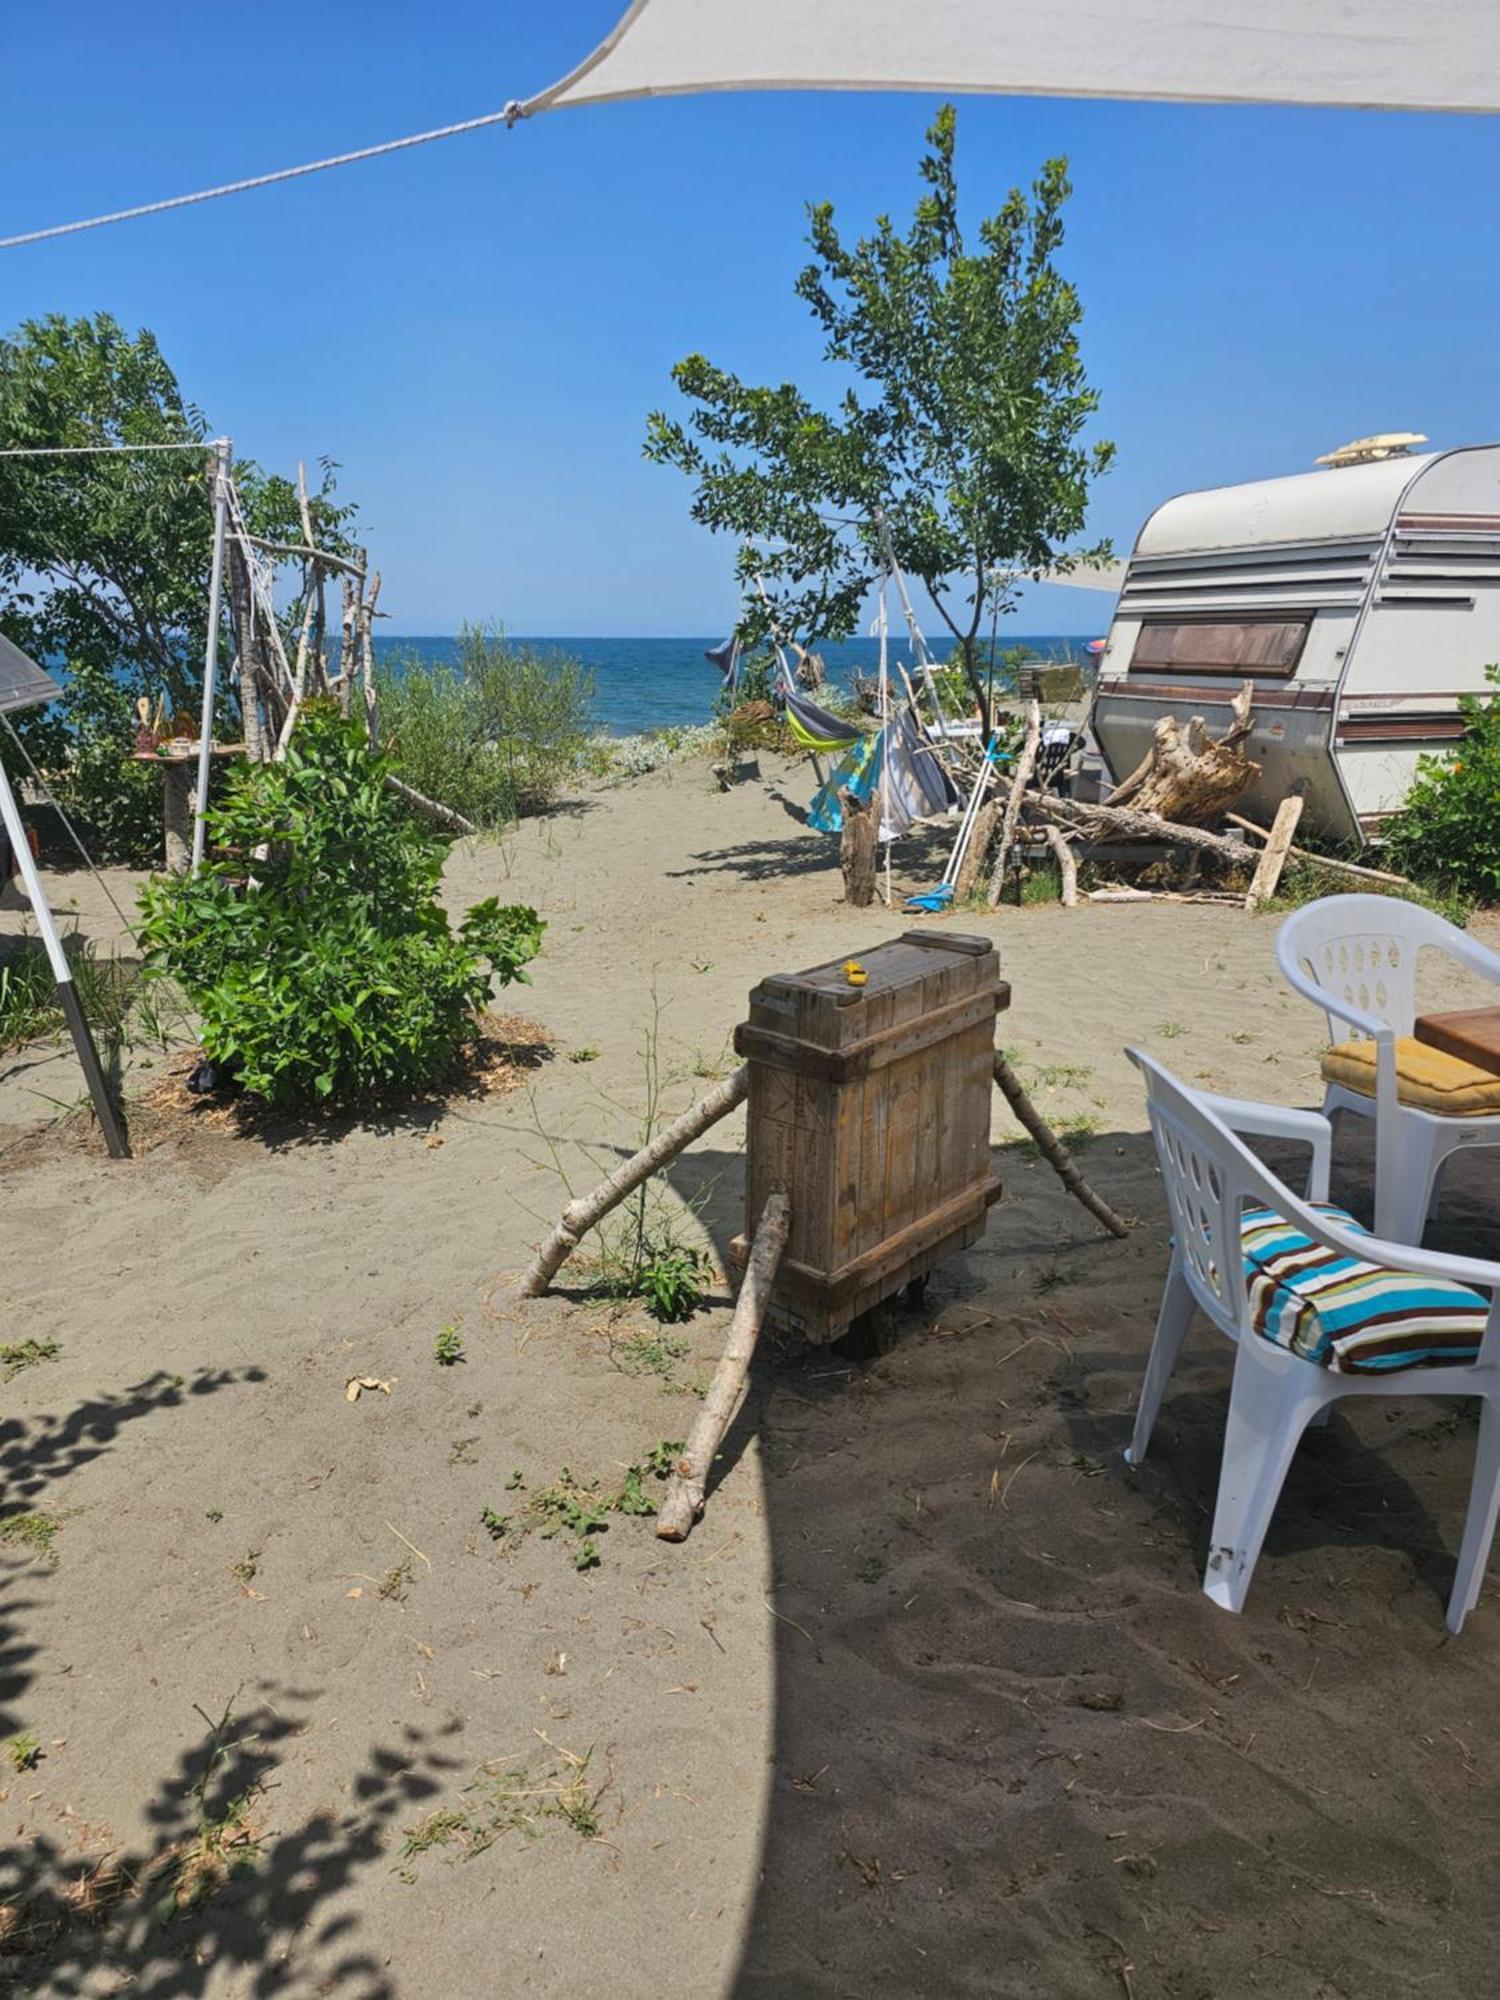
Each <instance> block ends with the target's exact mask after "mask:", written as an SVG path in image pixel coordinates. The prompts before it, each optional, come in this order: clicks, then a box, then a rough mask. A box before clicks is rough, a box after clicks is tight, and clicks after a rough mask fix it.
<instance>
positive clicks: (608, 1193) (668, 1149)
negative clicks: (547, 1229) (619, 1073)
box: [516, 1063, 750, 1299]
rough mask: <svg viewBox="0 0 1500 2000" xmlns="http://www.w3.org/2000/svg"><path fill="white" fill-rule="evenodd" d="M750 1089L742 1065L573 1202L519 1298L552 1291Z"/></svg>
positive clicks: (523, 1281)
mask: <svg viewBox="0 0 1500 2000" xmlns="http://www.w3.org/2000/svg"><path fill="white" fill-rule="evenodd" d="M749 1089H750V1071H749V1069H748V1068H747V1067H746V1066H745V1065H744V1064H743V1063H742V1064H741V1065H740V1067H739V1068H738V1069H737V1070H736V1071H735V1072H734V1074H733V1076H728V1077H725V1079H724V1081H723V1082H722V1083H721V1084H718V1085H717V1086H716V1087H715V1088H714V1089H713V1090H711V1091H710V1092H709V1093H708V1095H707V1097H705V1098H702V1099H700V1100H699V1102H698V1103H697V1104H695V1105H694V1106H693V1108H692V1110H691V1111H684V1112H683V1114H682V1116H681V1117H680V1118H679V1119H677V1120H676V1122H675V1123H674V1124H671V1125H669V1126H667V1128H666V1130H665V1131H663V1132H658V1133H657V1135H656V1137H655V1138H654V1139H653V1140H652V1141H651V1143H650V1145H649V1146H643V1147H642V1148H641V1150H640V1151H639V1152H638V1153H635V1154H632V1156H631V1157H630V1158H629V1159H628V1160H627V1161H626V1162H625V1164H624V1165H623V1166H621V1167H617V1168H616V1169H615V1171H614V1173H612V1174H611V1175H610V1176H609V1178H608V1180H604V1181H601V1182H600V1183H599V1185H598V1187H596V1188H595V1189H594V1191H593V1193H592V1194H588V1195H585V1196H583V1198H582V1199H581V1200H579V1201H570V1202H569V1203H568V1205H567V1207H566V1208H565V1209H564V1210H563V1212H562V1217H561V1220H560V1221H559V1222H558V1224H557V1227H556V1228H555V1229H554V1230H553V1232H552V1234H551V1235H550V1236H549V1237H548V1238H547V1240H546V1242H545V1243H544V1244H543V1245H542V1247H541V1248H540V1249H539V1250H538V1251H537V1253H536V1256H535V1258H534V1259H533V1261H532V1263H531V1265H530V1266H529V1268H528V1269H527V1271H526V1273H525V1275H524V1276H523V1277H522V1279H521V1282H520V1284H519V1285H518V1286H517V1287H516V1290H517V1294H518V1296H519V1297H521V1298H523V1299H534V1298H537V1297H539V1296H540V1295H541V1293H543V1292H544V1291H546V1289H547V1287H548V1285H550V1284H551V1282H552V1280H553V1278H555V1277H556V1275H557V1273H558V1272H559V1271H560V1270H561V1269H562V1267H563V1265H564V1264H565V1263H566V1262H567V1260H568V1258H569V1257H571V1256H572V1254H573V1252H574V1251H575V1250H576V1249H577V1248H578V1243H579V1239H580V1238H581V1237H582V1236H584V1235H586V1234H587V1232H588V1231H589V1230H590V1229H593V1228H594V1227H595V1226H596V1224H598V1223H600V1222H602V1221H603V1220H604V1218H605V1216H606V1215H608V1214H609V1213H610V1211H611V1209H615V1208H618V1207H619V1205H620V1203H621V1202H622V1201H624V1199H625V1197H626V1196H627V1195H630V1194H634V1192H635V1190H636V1189H637V1188H638V1187H639V1186H640V1184H641V1182H642V1181H645V1180H649V1179H650V1178H651V1176H652V1175H653V1174H654V1173H656V1172H658V1171H659V1170H660V1169H661V1168H662V1167H664V1166H665V1165H666V1164H667V1161H668V1160H673V1159H675V1158H676V1157H677V1155H678V1154H679V1153H680V1152H681V1151H682V1150H683V1148H684V1147H685V1146H690V1145H691V1144H692V1142H693V1141H694V1139H696V1138H697V1137H698V1136H699V1134H700V1133H703V1132H706V1131H707V1130H708V1128H709V1126H710V1125H717V1124H718V1122H719V1120H720V1119H721V1118H727V1117H728V1116H729V1114H730V1112H731V1111H733V1110H734V1108H735V1106H736V1105H737V1104H742V1103H743V1102H744V1100H745V1097H746V1096H747V1094H748V1093H749Z"/></svg>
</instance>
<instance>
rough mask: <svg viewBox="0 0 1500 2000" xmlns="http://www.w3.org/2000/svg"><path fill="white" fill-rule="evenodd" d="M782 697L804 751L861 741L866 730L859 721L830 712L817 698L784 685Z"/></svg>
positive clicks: (826, 749)
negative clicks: (854, 721)
mask: <svg viewBox="0 0 1500 2000" xmlns="http://www.w3.org/2000/svg"><path fill="white" fill-rule="evenodd" d="M782 699H783V700H784V701H785V703H786V720H787V727H788V728H789V729H790V730H791V732H792V734H793V736H795V737H796V739H797V741H798V742H799V743H800V744H801V745H802V747H803V749H804V750H823V751H834V750H847V749H848V748H849V746H850V744H851V743H858V742H859V740H860V736H861V734H862V732H861V731H860V729H859V728H858V726H857V725H856V724H855V723H852V722H847V721H845V719H844V718H843V716H841V715H830V714H829V712H828V710H827V709H826V708H819V706H818V704H817V703H816V702H815V701H809V700H808V699H807V696H806V695H804V694H798V693H797V692H796V690H795V689H794V688H784V689H783V690H782Z"/></svg>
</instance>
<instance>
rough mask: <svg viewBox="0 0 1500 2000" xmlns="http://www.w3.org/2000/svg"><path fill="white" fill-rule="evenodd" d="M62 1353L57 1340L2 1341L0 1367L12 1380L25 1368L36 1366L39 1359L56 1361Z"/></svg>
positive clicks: (0, 1342)
mask: <svg viewBox="0 0 1500 2000" xmlns="http://www.w3.org/2000/svg"><path fill="white" fill-rule="evenodd" d="M61 1353H62V1349H61V1348H60V1347H59V1346H58V1344H57V1342H56V1341H55V1340H16V1341H0V1368H3V1369H4V1370H5V1379H6V1381H7V1382H10V1381H13V1380H14V1379H15V1377H16V1376H17V1375H19V1374H20V1373H21V1372H22V1370H23V1369H27V1368H35V1366H36V1365H37V1363H38V1362H39V1361H55V1360H56V1359H57V1357H58V1355H59V1354H61Z"/></svg>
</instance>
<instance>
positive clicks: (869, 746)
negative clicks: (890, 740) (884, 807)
mask: <svg viewBox="0 0 1500 2000" xmlns="http://www.w3.org/2000/svg"><path fill="white" fill-rule="evenodd" d="M879 775H880V738H879V736H861V737H860V738H859V739H858V741H857V742H856V743H855V744H854V746H853V748H852V749H851V750H849V751H848V752H847V754H846V755H845V756H843V757H841V758H840V759H839V761H838V763H837V764H835V765H834V767H833V769H832V771H831V772H830V773H829V776H828V782H827V783H826V784H825V785H824V786H823V787H822V789H821V790H820V791H819V793H818V795H817V797H816V798H815V799H814V800H813V802H812V805H811V807H810V809H809V811H808V815H807V823H808V825H809V826H811V827H815V828H816V829H817V831H818V832H819V833H842V832H843V830H844V808H843V803H842V801H843V796H844V794H845V792H853V794H854V796H855V797H856V798H857V799H861V800H864V799H868V798H869V797H870V795H871V793H872V792H873V791H874V789H875V780H876V778H877V777H878V776H879Z"/></svg>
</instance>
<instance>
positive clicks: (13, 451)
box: [0, 438, 215, 458]
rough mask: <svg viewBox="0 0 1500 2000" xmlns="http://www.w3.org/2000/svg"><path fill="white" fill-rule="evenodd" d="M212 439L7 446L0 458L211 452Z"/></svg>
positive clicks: (4, 446) (1, 451) (0, 448)
mask: <svg viewBox="0 0 1500 2000" xmlns="http://www.w3.org/2000/svg"><path fill="white" fill-rule="evenodd" d="M214 442H215V440H214V439H212V438H188V439H186V440H185V441H184V442H183V443H182V444H7V445H0V458H95V457H97V456H99V454H100V453H102V452H112V451H114V452H131V451H212V450H213V448H214Z"/></svg>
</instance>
